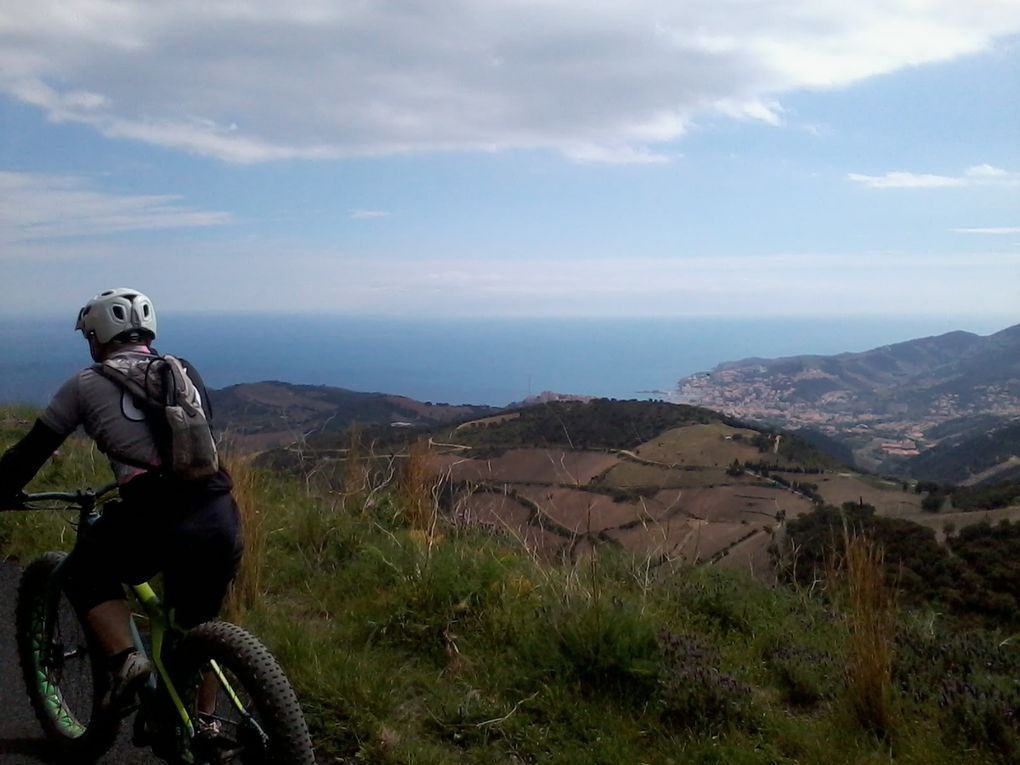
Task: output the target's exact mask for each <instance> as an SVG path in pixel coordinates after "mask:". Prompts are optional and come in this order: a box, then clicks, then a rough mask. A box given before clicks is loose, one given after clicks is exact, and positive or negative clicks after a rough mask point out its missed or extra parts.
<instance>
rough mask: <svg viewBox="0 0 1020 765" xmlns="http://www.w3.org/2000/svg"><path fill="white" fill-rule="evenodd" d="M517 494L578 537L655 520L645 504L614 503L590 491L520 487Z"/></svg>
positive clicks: (610, 499) (659, 513) (604, 496)
mask: <svg viewBox="0 0 1020 765" xmlns="http://www.w3.org/2000/svg"><path fill="white" fill-rule="evenodd" d="M518 491H519V493H520V494H521V495H522V496H524V497H526V498H527V499H529V500H531V501H532V502H534V503H535V504H536V505H537V506H538V507H539V508H540V509H541V511H542V512H543V513H545V514H546V515H547V516H549V517H550V518H552V519H553V520H554V521H555V522H556V523H558V524H559V525H560V526H563V527H564V528H566V529H569V530H570V531H572V532H573V533H575V534H588V533H594V532H599V531H605V530H607V529H613V528H617V527H618V526H623V525H625V524H628V523H633V522H635V521H637V520H639V519H642V518H647V519H650V518H652V517H654V516H653V515H652V514H651V513H649V509H648V508H647V507H645V505H643V504H642V503H639V502H614V501H613V500H612V498H611V497H607V496H606V495H605V494H595V493H593V492H590V491H579V490H576V489H565V488H549V487H546V486H527V487H518ZM645 504H654V503H645ZM655 511H659V512H658V513H655V514H656V515H661V514H662V509H661V508H658V507H656V508H655V509H654V510H653V512H655Z"/></svg>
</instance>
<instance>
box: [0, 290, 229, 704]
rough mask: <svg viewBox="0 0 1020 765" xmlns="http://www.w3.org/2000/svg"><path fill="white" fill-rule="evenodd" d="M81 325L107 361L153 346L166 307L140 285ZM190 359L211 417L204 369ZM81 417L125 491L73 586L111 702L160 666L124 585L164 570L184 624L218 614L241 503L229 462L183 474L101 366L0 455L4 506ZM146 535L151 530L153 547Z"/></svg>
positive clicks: (80, 553)
mask: <svg viewBox="0 0 1020 765" xmlns="http://www.w3.org/2000/svg"><path fill="white" fill-rule="evenodd" d="M75 330H78V331H80V332H81V333H82V334H83V335H84V337H85V340H86V341H87V342H88V345H89V352H90V354H91V356H92V359H93V360H94V361H95V362H96V363H97V366H98V364H99V363H101V362H102V361H103V360H104V359H108V358H112V357H114V356H118V355H122V354H127V355H131V354H135V355H137V354H145V355H149V354H153V353H155V351H154V350H153V349H152V342H153V341H154V340H155V338H156V312H155V309H154V308H153V305H152V301H151V300H149V298H148V297H146V296H145V295H144V294H142V293H141V292H139V291H138V290H134V289H127V288H120V289H112V290H106V291H105V292H102V293H100V294H99V295H97V296H96V297H94V298H93V299H92V300H90V301H89V302H88V303H87V304H86V305H85V306H84V307H83V308H82V309H81V311H80V312H79V314H78V321H77V324H76V325H75ZM185 366H186V367H187V374H188V377H189V378H191V381H192V383H193V384H194V385H195V387H196V388H197V389H198V391H199V394H200V396H201V400H202V408H203V410H205V414H206V417H207V418H208V419H210V420H211V415H212V411H211V407H210V405H209V396H208V393H207V391H206V389H205V386H204V384H203V383H202V379H201V377H200V376H199V374H198V373H197V372H196V371H195V370H194V368H192V367H191V365H190V364H185ZM79 426H83V427H84V430H85V432H86V434H88V435H89V436H90V437H91V438H92V439H94V440H95V442H96V444H97V446H98V447H99V449H100V451H102V452H103V453H104V454H105V455H106V456H107V457H108V458H109V460H110V465H111V467H112V469H113V473H114V476H115V477H116V480H117V483H118V484H119V488H120V497H121V501H120V502H119V503H108V504H107V505H106V507H105V508H104V513H103V517H102V518H101V519H99V521H97V523H96V524H94V525H93V526H92V527H90V529H89V530H88V533H87V534H86V535H85V537H84V538H83V539H82V540H81V541H80V543H79V545H78V547H77V548H76V549H75V551H74V553H73V554H72V555H71V556H70V557H69V558H68V559H67V562H66V564H65V565H66V567H67V568H66V572H67V583H66V587H65V591H66V592H67V595H68V597H69V598H70V600H71V602H72V603H73V605H74V607H75V609H76V610H77V611H78V613H79V615H80V616H81V618H82V620H83V622H84V623H85V624H86V625H87V626H88V628H89V630H90V631H91V633H92V635H93V637H94V638H95V639H96V641H97V643H98V645H99V646H100V647H101V648H102V649H103V651H104V652H105V654H106V656H107V657H108V661H109V665H108V668H109V671H110V673H111V681H110V684H109V690H108V692H107V694H106V696H105V697H104V704H105V705H106V706H107V707H115V706H123V705H125V704H127V703H128V702H129V701H130V700H131V699H132V698H133V697H134V695H135V693H136V692H137V690H138V689H139V688H140V687H141V686H142V685H143V684H144V683H145V681H146V680H147V679H148V676H149V674H150V673H151V671H152V667H151V665H150V663H149V661H148V659H147V658H145V657H144V656H143V655H142V654H141V653H139V652H138V651H136V650H135V647H134V643H133V641H132V636H131V632H130V627H129V619H130V612H129V608H128V605H127V601H126V600H125V597H124V590H123V587H122V585H121V583H122V582H127V583H131V584H135V583H139V582H142V581H146V580H148V579H151V578H152V577H153V576H155V574H156V573H157V572H159V571H162V572H163V582H164V589H165V592H164V595H165V600H166V603H167V606H168V607H169V608H171V609H173V612H174V616H175V619H176V620H177V623H178V624H180V625H181V626H183V627H185V628H187V627H191V626H194V625H196V624H198V623H200V622H203V621H207V620H209V619H212V618H214V617H215V616H216V615H217V614H218V613H219V609H220V607H221V605H222V603H223V599H224V597H225V596H226V593H227V588H228V586H229V584H230V581H231V580H232V579H233V577H234V574H235V572H236V570H237V566H238V564H239V562H240V558H241V542H240V533H239V521H238V514H237V506H236V504H235V503H234V500H233V497H232V495H231V489H232V488H233V485H232V482H231V479H230V476H229V475H228V474H227V473H226V471H224V470H222V469H220V470H218V471H217V472H216V473H214V474H213V475H210V476H208V477H205V478H200V479H193V480H185V479H183V478H180V477H178V476H177V475H175V474H174V473H172V472H171V471H170V470H169V469H168V468H164V464H165V463H166V462H167V460H164V459H162V458H161V453H162V452H163V449H162V447H161V444H160V443H159V438H158V436H157V435H154V429H153V428H152V427H151V426H150V423H149V421H148V420H147V418H146V415H145V413H144V412H143V411H142V409H141V408H140V407H139V404H138V402H136V401H134V400H133V399H132V398H131V396H130V394H129V393H128V392H127V391H126V390H124V389H123V388H122V387H121V386H119V385H118V384H117V383H115V382H114V381H113V380H111V379H109V378H107V377H105V376H104V375H103V374H101V373H100V372H99V371H97V369H96V367H94V366H93V367H87V368H85V369H83V370H82V371H80V372H78V373H77V374H76V375H74V376H73V377H72V378H71V379H70V380H68V381H67V382H66V383H64V385H63V386H62V387H61V388H60V389H59V390H58V391H57V393H56V395H55V396H54V397H53V399H52V401H51V402H50V404H49V406H47V407H46V409H45V411H43V413H42V414H41V415H40V416H39V418H38V419H37V420H36V422H35V423H34V425H33V426H32V429H31V430H30V431H29V433H28V434H27V435H26V436H24V438H22V439H21V440H20V441H19V442H18V443H16V444H15V445H14V446H12V447H11V448H10V449H8V450H7V452H6V453H5V454H4V455H3V456H2V457H0V507H3V506H5V505H9V504H12V503H14V502H16V501H17V497H18V496H19V494H20V493H21V490H22V489H23V488H24V487H25V485H26V484H27V483H28V482H29V481H30V480H31V479H32V477H33V476H34V475H35V474H36V472H38V470H39V469H40V468H41V467H42V465H43V464H44V463H45V462H46V460H47V458H48V457H49V456H50V455H51V454H52V453H53V452H54V450H55V449H56V448H57V447H58V446H60V444H61V443H63V441H64V439H66V438H67V437H68V436H69V435H70V434H71V433H72V432H74V430H75V429H77V428H78V427H79ZM155 432H156V433H158V432H159V429H158V428H157V429H156V430H155ZM142 539H144V540H149V541H148V542H147V544H148V545H149V546H147V547H146V548H145V549H142V548H141V547H140V546H139V542H138V540H142Z"/></svg>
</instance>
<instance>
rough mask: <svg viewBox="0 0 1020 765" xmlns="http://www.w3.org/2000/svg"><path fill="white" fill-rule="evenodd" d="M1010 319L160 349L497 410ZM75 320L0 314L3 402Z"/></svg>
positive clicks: (178, 322) (543, 325)
mask: <svg viewBox="0 0 1020 765" xmlns="http://www.w3.org/2000/svg"><path fill="white" fill-rule="evenodd" d="M1018 320H1020V317H971V318H968V317H959V316H956V317H954V316H909V317H903V316H897V317H877V316H869V317H851V318H847V317H810V318H805V317H797V318H754V317H748V318H720V317H684V318H667V319H664V318H622V319H621V318H570V319H560V318H557V319H552V318H541V319H539V318H536V319H424V320H423V319H395V318H381V317H368V316H357V317H352V316H335V315H332V316H289V315H275V314H256V313H251V314H225V315H210V314H194V313H178V314H174V313H172V312H165V313H161V314H160V317H159V340H158V342H157V343H156V347H157V349H158V350H160V351H162V352H165V353H173V354H175V355H179V356H182V357H184V358H186V359H188V360H190V361H191V362H192V363H193V364H194V365H195V366H196V367H197V368H198V369H199V370H200V372H201V373H202V376H203V377H204V379H205V381H206V384H207V385H208V386H209V387H210V388H223V387H226V386H229V385H233V384H236V383H244V382H258V381H263V380H279V381H284V382H290V383H300V384H309V385H329V386H335V387H340V388H347V389H350V390H356V391H366V392H380V393H391V394H399V395H403V396H409V397H411V398H414V399H418V400H420V401H431V402H433V403H451V404H488V405H492V406H506V405H507V404H510V403H512V402H517V401H521V400H523V399H525V398H527V397H528V396H531V395H536V394H539V393H542V392H544V391H552V392H556V393H567V394H583V395H591V396H602V397H608V398H616V399H662V398H667V397H668V395H669V393H670V392H671V391H673V390H674V389H675V387H676V384H677V381H678V380H680V379H681V378H684V377H686V376H688V375H691V374H694V373H696V372H704V371H710V370H711V369H712V368H713V367H715V366H716V365H717V364H720V363H722V362H726V361H737V360H741V359H745V358H751V357H760V358H776V357H781V356H792V355H801V354H823V355H833V354H838V353H845V352H857V351H865V350H869V349H871V348H876V347H879V346H883V345H887V344H891V343H897V342H902V341H905V340H911V339H915V338H919V337H928V336H931V335H938V334H942V333H945V332H950V331H953V330H966V331H969V332H974V333H976V334H979V335H989V334H992V333H994V332H996V331H999V330H1001V329H1005V328H1006V327H1008V326H1011V325H1012V324H1015V323H1017V321H1018ZM73 323H74V321H73V317H70V318H69V317H66V316H62V317H17V318H14V317H7V318H4V317H0V402H2V403H25V404H32V405H41V404H44V403H45V402H46V401H47V400H48V399H49V397H50V396H52V395H53V393H54V392H55V391H56V390H57V388H58V387H59V386H60V384H61V383H62V382H63V381H64V380H65V379H67V378H68V377H69V376H70V375H72V374H73V373H74V372H75V371H76V370H77V369H80V368H81V367H83V366H85V365H87V364H88V363H90V360H89V357H88V351H87V348H86V345H85V343H84V342H83V341H82V339H81V336H80V335H79V334H77V333H75V332H73V331H72V325H73Z"/></svg>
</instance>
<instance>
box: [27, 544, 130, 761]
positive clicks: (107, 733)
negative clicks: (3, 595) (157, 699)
mask: <svg viewBox="0 0 1020 765" xmlns="http://www.w3.org/2000/svg"><path fill="white" fill-rule="evenodd" d="M65 557H67V556H66V553H59V552H50V553H45V554H44V555H42V556H41V557H39V558H37V559H36V560H34V561H32V562H31V563H30V564H29V565H28V567H27V568H26V569H25V571H24V573H23V574H22V575H21V582H20V584H19V585H18V600H17V606H16V608H15V633H16V640H17V645H18V657H19V660H20V664H21V673H22V677H23V678H24V681H25V690H26V691H27V693H28V698H29V700H30V701H31V703H32V709H33V711H34V712H35V716H36V718H37V719H38V720H39V724H40V725H41V726H42V729H43V732H44V733H45V734H46V738H47V740H48V742H49V743H50V745H51V746H52V747H53V749H54V752H55V754H56V756H57V758H58V759H59V761H61V762H68V763H87V762H94V761H95V760H96V759H97V758H98V757H100V756H102V755H103V754H104V753H106V752H107V751H108V750H109V749H110V747H111V746H112V745H113V741H114V739H115V738H116V737H117V731H118V729H119V728H120V717H119V716H117V715H111V714H109V713H106V712H104V711H103V710H102V709H101V707H100V701H101V698H102V691H103V689H104V688H105V684H106V682H107V677H106V671H105V667H104V666H103V662H102V660H101V657H100V656H99V652H98V651H97V650H96V647H95V646H94V645H93V644H92V642H91V640H90V638H89V637H88V634H89V633H88V632H87V631H86V630H85V627H84V625H82V624H81V622H80V620H79V619H78V616H77V614H75V613H74V609H73V608H72V606H71V604H70V602H69V601H68V600H67V596H66V594H65V593H64V590H63V585H62V584H61V583H60V582H58V581H54V573H55V571H56V568H57V566H58V564H60V562H61V561H63V560H64V558H65ZM61 623H63V624H66V625H73V626H74V627H75V628H76V629H75V632H79V631H80V637H78V638H77V639H76V640H77V642H79V643H80V644H81V645H80V646H79V647H80V648H84V649H86V650H87V653H88V656H87V658H83V659H82V661H84V662H87V667H88V673H89V675H90V678H91V694H90V696H91V699H90V700H89V701H85V702H81V700H79V704H77V705H75V704H74V703H68V701H67V696H69V695H75V694H73V693H72V691H73V690H74V689H73V688H72V687H71V686H72V685H73V682H72V681H71V680H70V679H69V678H65V677H64V676H63V673H62V671H61V666H60V664H61V663H62V661H63V659H61V661H60V662H57V661H56V660H55V659H54V658H53V655H52V650H53V648H54V647H55V646H56V645H57V644H58V638H59V637H60V635H59V632H60V624H61ZM55 633H58V634H55ZM75 706H78V707H79V708H78V709H75ZM86 716H87V717H86ZM81 718H85V719H81Z"/></svg>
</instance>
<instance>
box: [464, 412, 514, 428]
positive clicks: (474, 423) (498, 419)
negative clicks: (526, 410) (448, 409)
mask: <svg viewBox="0 0 1020 765" xmlns="http://www.w3.org/2000/svg"><path fill="white" fill-rule="evenodd" d="M520 416H521V413H520V412H511V413H510V414H495V415H493V416H492V417H483V418H481V419H480V420H471V421H470V422H462V423H461V424H460V425H458V426H457V427H456V428H454V432H456V431H458V430H466V429H468V428H477V427H485V426H486V425H498V424H500V423H502V422H509V421H510V420H517V419H520Z"/></svg>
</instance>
